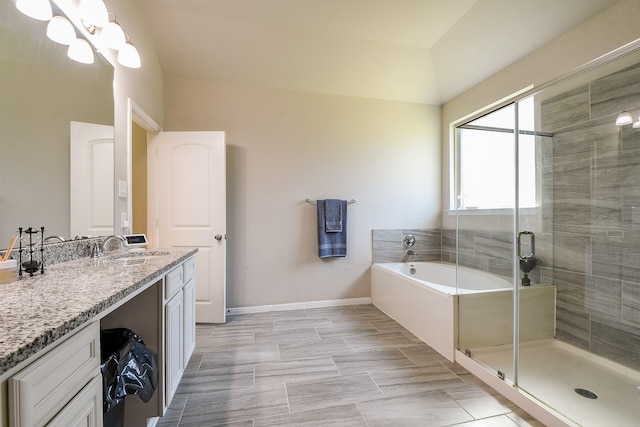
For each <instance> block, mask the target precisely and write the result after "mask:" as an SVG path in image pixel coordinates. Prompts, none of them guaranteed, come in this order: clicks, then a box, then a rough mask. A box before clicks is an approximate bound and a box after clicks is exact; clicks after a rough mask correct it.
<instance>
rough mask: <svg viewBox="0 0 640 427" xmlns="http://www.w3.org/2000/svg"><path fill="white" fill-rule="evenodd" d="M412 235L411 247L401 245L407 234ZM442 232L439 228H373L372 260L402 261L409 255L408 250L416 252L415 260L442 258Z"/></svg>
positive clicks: (408, 257)
mask: <svg viewBox="0 0 640 427" xmlns="http://www.w3.org/2000/svg"><path fill="white" fill-rule="evenodd" d="M409 234H411V235H413V236H414V237H415V238H416V243H415V245H414V246H413V247H412V248H407V247H405V246H404V245H403V239H404V238H405V236H407V235H409ZM441 240H442V233H441V231H440V230H439V229H434V230H417V229H376V230H373V262H376V263H378V262H404V261H408V260H409V259H410V258H411V259H412V260H413V259H414V258H413V257H410V256H409V255H408V254H407V251H408V250H413V251H415V252H416V256H415V261H440V260H441V258H442V255H441V247H442V243H441Z"/></svg>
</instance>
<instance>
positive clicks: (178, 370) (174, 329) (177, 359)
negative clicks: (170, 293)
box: [165, 292, 184, 406]
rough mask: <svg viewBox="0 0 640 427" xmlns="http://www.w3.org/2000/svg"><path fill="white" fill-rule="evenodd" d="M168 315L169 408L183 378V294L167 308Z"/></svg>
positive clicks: (167, 367) (173, 299) (172, 299)
mask: <svg viewBox="0 0 640 427" xmlns="http://www.w3.org/2000/svg"><path fill="white" fill-rule="evenodd" d="M165 310H166V315H165V321H166V325H165V328H166V337H167V338H166V345H167V348H166V349H165V356H166V387H167V388H166V393H165V399H166V402H165V404H166V405H167V406H169V404H170V403H171V400H172V399H173V395H174V393H175V392H176V389H177V388H178V383H179V382H180V378H182V372H183V369H182V366H183V361H182V355H183V349H184V344H183V340H182V338H183V333H184V332H183V329H184V327H183V323H184V318H183V316H184V314H183V303H182V292H178V293H177V294H176V295H175V296H174V297H173V298H171V300H169V302H168V303H167V305H166V306H165Z"/></svg>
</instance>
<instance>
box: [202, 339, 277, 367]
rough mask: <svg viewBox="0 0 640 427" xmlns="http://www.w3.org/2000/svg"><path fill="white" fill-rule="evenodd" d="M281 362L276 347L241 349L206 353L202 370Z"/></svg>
mask: <svg viewBox="0 0 640 427" xmlns="http://www.w3.org/2000/svg"><path fill="white" fill-rule="evenodd" d="M279 360H280V352H279V351H278V347H277V346H275V345H268V346H257V345H254V346H252V347H240V348H231V349H226V350H218V349H217V348H216V351H211V352H207V353H204V355H203V356H202V362H200V369H213V368H222V367H224V366H235V365H243V364H253V363H263V362H276V361H279Z"/></svg>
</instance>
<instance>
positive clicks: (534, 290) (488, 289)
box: [371, 262, 555, 361]
mask: <svg viewBox="0 0 640 427" xmlns="http://www.w3.org/2000/svg"><path fill="white" fill-rule="evenodd" d="M411 265H413V266H414V268H415V273H414V274H411V272H410V268H411ZM457 274H458V278H459V280H458V289H456V265H455V264H447V263H437V262H416V263H412V264H410V263H403V262H398V263H380V264H373V265H372V266H371V300H372V302H373V304H374V305H375V306H376V307H378V308H379V309H380V310H382V311H384V312H385V313H386V314H387V315H389V317H391V318H392V319H394V320H395V321H396V322H398V323H400V324H401V325H402V326H404V327H405V328H406V329H408V330H409V331H410V332H411V333H412V334H414V335H415V336H416V337H418V338H420V339H421V340H422V341H424V342H425V343H427V344H428V345H429V346H431V347H432V348H434V349H435V350H437V351H438V352H439V353H440V354H442V355H443V356H445V357H446V358H447V359H449V360H451V361H453V360H454V356H455V350H456V348H458V339H460V342H459V344H460V346H461V347H462V348H467V347H469V348H471V347H473V348H476V347H484V346H495V345H502V344H508V343H510V342H512V340H513V329H512V322H513V286H512V284H511V283H510V282H509V281H508V280H506V279H503V278H501V277H499V276H495V275H493V274H490V273H485V272H483V271H480V270H474V269H472V268H468V267H458V271H457ZM520 292H521V298H520V308H521V317H522V319H523V321H522V322H521V323H522V325H523V326H521V330H520V336H521V339H522V340H530V339H531V340H533V339H542V338H550V337H552V336H553V335H554V332H555V330H554V329H555V324H554V319H555V311H554V310H555V287H554V286H531V287H526V288H523V287H520ZM463 305H464V310H463V309H462V306H463ZM458 307H461V310H460V316H458ZM458 321H460V325H458ZM505 325H511V328H509V327H505ZM459 326H460V329H458V328H459ZM458 331H460V334H458Z"/></svg>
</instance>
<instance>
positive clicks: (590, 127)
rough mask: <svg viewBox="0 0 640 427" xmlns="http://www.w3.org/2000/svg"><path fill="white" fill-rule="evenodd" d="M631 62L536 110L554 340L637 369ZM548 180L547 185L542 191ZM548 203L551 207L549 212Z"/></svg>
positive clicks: (638, 158) (638, 140)
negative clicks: (627, 116)
mask: <svg viewBox="0 0 640 427" xmlns="http://www.w3.org/2000/svg"><path fill="white" fill-rule="evenodd" d="M623 110H627V111H630V112H631V113H632V114H633V116H634V117H638V113H640V65H634V66H632V67H629V68H626V69H624V70H622V71H619V72H616V73H613V74H610V75H608V76H606V77H603V78H600V79H597V80H594V81H592V82H590V83H588V84H584V85H582V86H580V87H578V88H574V89H572V90H570V91H567V92H565V93H563V94H561V95H557V96H555V97H553V98H550V99H547V100H545V101H543V102H542V103H541V124H542V130H543V131H545V132H553V133H554V137H553V145H552V146H549V145H544V150H545V152H544V153H543V157H544V158H545V159H547V161H549V159H552V166H551V167H546V165H545V167H544V168H543V171H544V172H543V174H544V177H543V179H544V181H543V182H544V183H545V185H544V188H545V190H543V191H545V192H546V193H548V195H547V196H546V197H544V196H543V200H544V203H545V209H544V213H543V216H544V219H543V223H544V224H545V226H546V227H547V229H548V227H549V224H553V248H554V251H553V254H554V259H553V261H554V270H553V272H552V275H553V282H554V283H555V285H556V287H557V318H556V333H557V337H558V338H559V339H561V340H563V341H566V342H569V343H571V344H574V345H576V346H578V347H581V348H583V349H586V350H589V351H591V352H593V353H596V354H599V355H601V356H604V357H607V358H610V359H612V360H614V361H617V362H619V363H622V364H625V365H627V366H630V367H632V368H634V369H640V129H633V127H632V126H625V127H622V128H618V127H617V126H616V125H615V118H616V116H617V114H618V113H620V112H621V111H623ZM550 183H552V184H550ZM550 206H552V209H550Z"/></svg>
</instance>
